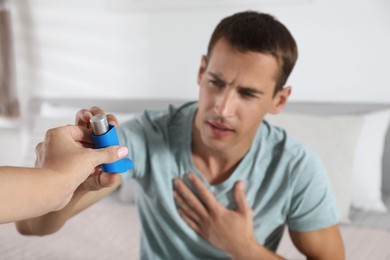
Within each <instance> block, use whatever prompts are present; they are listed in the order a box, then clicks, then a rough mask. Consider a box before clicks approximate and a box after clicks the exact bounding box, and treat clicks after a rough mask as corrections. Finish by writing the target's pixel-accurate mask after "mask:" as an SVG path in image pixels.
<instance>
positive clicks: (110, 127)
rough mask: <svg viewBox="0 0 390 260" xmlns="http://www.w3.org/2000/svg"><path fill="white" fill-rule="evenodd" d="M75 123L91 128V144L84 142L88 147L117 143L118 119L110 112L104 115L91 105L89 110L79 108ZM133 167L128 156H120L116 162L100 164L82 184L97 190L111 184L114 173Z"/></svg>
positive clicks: (101, 146)
mask: <svg viewBox="0 0 390 260" xmlns="http://www.w3.org/2000/svg"><path fill="white" fill-rule="evenodd" d="M76 125H78V126H83V127H87V128H92V131H93V133H92V139H93V144H92V143H91V144H86V145H87V146H89V147H94V148H105V147H109V146H113V145H119V141H118V137H117V134H116V128H115V127H116V126H117V125H118V120H117V119H116V117H115V116H114V115H112V114H107V115H105V113H104V111H103V110H102V109H100V108H99V107H91V109H90V110H87V109H83V110H80V111H79V112H78V113H77V115H76ZM132 168H133V163H132V161H131V160H130V159H128V158H122V159H120V160H118V161H116V162H113V163H109V164H102V167H101V168H100V167H98V168H97V169H96V170H95V172H94V173H93V174H92V175H91V176H90V177H89V178H88V179H87V180H86V182H85V183H84V186H85V188H86V189H88V190H98V189H101V188H104V187H109V186H111V185H112V184H113V183H114V182H115V181H114V180H115V176H116V174H115V173H122V172H126V171H128V170H130V169H132Z"/></svg>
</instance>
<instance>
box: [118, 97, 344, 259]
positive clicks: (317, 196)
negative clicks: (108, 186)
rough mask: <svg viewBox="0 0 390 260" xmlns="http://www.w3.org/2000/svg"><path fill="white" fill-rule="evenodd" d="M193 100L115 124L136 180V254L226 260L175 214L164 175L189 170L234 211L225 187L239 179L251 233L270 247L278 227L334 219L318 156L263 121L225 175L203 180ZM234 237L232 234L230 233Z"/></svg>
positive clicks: (313, 225) (308, 226) (306, 226)
mask: <svg viewBox="0 0 390 260" xmlns="http://www.w3.org/2000/svg"><path fill="white" fill-rule="evenodd" d="M196 110H197V103H196V102H193V103H187V104H185V105H183V106H182V107H180V108H174V107H172V106H171V107H169V108H168V109H167V110H166V111H159V112H157V111H146V112H145V113H144V114H143V115H142V116H141V117H139V118H136V119H133V120H131V121H128V122H126V123H123V124H122V125H121V126H120V127H119V129H118V136H119V139H120V143H121V144H122V145H125V146H127V147H128V148H129V157H130V158H131V159H133V162H134V169H133V170H132V171H131V172H129V176H130V177H133V178H134V179H135V180H136V181H137V182H138V184H139V185H137V186H138V189H137V191H136V192H137V196H136V197H137V206H138V209H139V214H140V219H141V223H142V235H141V259H186V260H189V259H227V258H228V256H227V255H226V254H225V253H224V252H222V251H220V250H219V249H216V248H215V247H213V246H212V245H211V244H210V243H209V242H207V241H206V240H204V239H203V238H202V237H200V236H199V235H198V234H197V233H195V232H194V231H193V230H192V229H191V228H190V227H189V226H188V225H187V224H186V223H185V222H184V220H183V219H182V218H181V217H180V215H179V214H178V212H177V209H176V205H175V201H174V199H173V192H172V191H173V186H172V180H173V179H174V178H177V177H180V178H183V179H184V181H185V182H186V183H189V182H188V180H187V179H186V174H187V173H189V172H193V173H195V174H196V175H198V176H199V177H200V178H201V179H202V180H203V182H204V183H205V185H206V186H207V187H208V188H209V190H210V191H212V193H213V194H214V196H215V197H216V198H217V200H218V201H219V202H220V203H222V204H223V205H224V206H225V207H227V208H230V209H234V208H235V207H236V203H235V200H234V196H233V186H234V184H235V183H236V182H237V181H238V180H244V181H245V184H246V187H245V190H246V198H247V201H248V203H249V205H250V206H251V208H252V209H253V213H254V215H253V216H254V234H255V237H256V239H257V241H258V242H259V243H260V244H262V245H263V246H265V247H267V248H269V249H271V250H273V251H275V250H276V248H277V246H278V244H279V242H280V239H281V236H282V232H283V228H284V225H285V224H287V226H288V227H289V228H290V229H292V230H295V231H309V230H315V229H321V228H325V227H329V226H331V225H335V224H337V223H338V210H337V207H336V203H335V201H334V197H333V195H332V191H331V187H330V184H329V180H328V178H327V175H326V172H325V170H324V167H323V165H322V164H321V162H320V160H319V159H318V158H317V157H316V156H315V155H314V154H313V153H312V152H310V151H308V150H307V149H306V148H305V147H303V146H302V145H301V144H299V143H297V142H296V141H295V140H293V139H292V138H291V137H289V136H288V135H287V134H286V132H285V131H284V130H282V129H280V128H277V127H275V126H272V125H270V124H269V123H268V122H266V121H263V122H262V124H261V125H260V127H259V130H258V132H257V134H256V136H255V139H254V141H253V144H252V146H251V148H250V150H249V151H248V153H247V154H246V155H245V157H244V158H243V159H242V161H241V162H240V163H239V165H238V166H237V168H236V169H235V170H234V172H233V173H232V175H231V176H230V177H229V178H228V179H226V180H225V181H223V182H222V183H220V184H217V185H209V184H208V183H207V182H206V181H205V179H204V178H203V177H202V174H201V173H200V172H199V170H198V169H197V168H196V167H195V165H194V164H193V162H192V154H191V131H192V123H193V119H194V115H195V113H196ZM237 235H238V236H239V235H240V234H237Z"/></svg>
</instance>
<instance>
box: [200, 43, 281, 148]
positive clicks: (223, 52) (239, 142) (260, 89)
mask: <svg viewBox="0 0 390 260" xmlns="http://www.w3.org/2000/svg"><path fill="white" fill-rule="evenodd" d="M206 63H207V66H206ZM277 72H278V64H277V60H276V59H275V58H274V57H273V56H271V55H268V54H262V53H257V52H239V51H237V50H235V49H233V48H232V47H230V45H229V44H228V43H227V42H226V41H225V40H223V39H221V40H219V41H218V42H217V43H216V45H215V46H214V49H213V50H212V54H211V57H210V58H209V60H208V61H207V62H206V58H205V57H203V59H202V64H201V67H200V69H199V74H198V84H199V107H198V112H197V114H196V118H195V127H197V128H198V130H199V133H200V136H201V140H202V142H203V144H204V145H205V146H207V147H208V148H211V149H212V150H215V151H221V152H223V151H226V152H227V151H230V150H231V149H249V147H250V145H251V144H252V141H253V138H254V136H255V134H256V131H257V129H258V127H259V124H260V123H261V121H262V120H263V118H264V116H265V115H266V114H267V113H268V112H275V107H276V106H277V105H278V104H279V103H278V102H279V100H278V99H279V95H278V94H277V95H276V96H275V98H274V96H273V94H274V88H275V84H276V75H277ZM287 96H288V95H287Z"/></svg>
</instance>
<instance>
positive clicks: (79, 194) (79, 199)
mask: <svg viewBox="0 0 390 260" xmlns="http://www.w3.org/2000/svg"><path fill="white" fill-rule="evenodd" d="M120 183H121V179H120V176H117V179H116V181H115V183H114V184H113V185H112V186H110V187H108V188H103V189H100V190H98V191H87V190H85V189H84V188H83V186H82V185H81V186H80V187H79V188H78V189H77V190H76V191H75V193H74V195H73V197H72V199H71V200H70V202H69V203H68V204H67V205H66V206H65V207H64V208H63V209H61V210H59V211H53V212H50V213H48V214H45V215H43V216H40V217H36V218H32V219H27V220H22V221H18V222H17V223H16V227H17V229H18V231H19V232H20V233H21V234H24V235H47V234H51V233H54V232H56V231H58V230H59V229H60V228H61V227H62V226H63V225H64V224H65V223H66V221H67V220H68V219H69V218H71V217H73V216H74V215H76V214H77V213H79V212H80V211H82V210H84V209H86V208H87V207H89V206H91V205H92V204H94V203H95V202H97V201H99V200H100V199H102V198H103V197H105V196H107V195H108V194H110V193H111V192H112V191H114V190H115V189H116V188H117V187H118V186H119V185H120Z"/></svg>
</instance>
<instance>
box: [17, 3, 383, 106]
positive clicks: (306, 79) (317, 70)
mask: <svg viewBox="0 0 390 260" xmlns="http://www.w3.org/2000/svg"><path fill="white" fill-rule="evenodd" d="M112 1H115V0H112ZM127 1H128V2H129V1H131V0H127ZM108 2H109V0H77V1H76V0H66V1H65V0H60V1H47V0H19V1H10V2H9V5H10V7H11V8H12V11H13V12H14V17H13V22H14V32H15V52H16V68H17V70H16V72H17V83H18V87H19V92H20V93H21V96H22V97H23V100H25V99H27V98H28V97H30V96H39V97H61V98H64V97H71V98H73V97H83V98H86V97H87V98H88V97H91V98H107V97H111V98H118V99H120V98H150V97H157V98H196V96H197V86H196V84H195V78H196V72H197V68H198V65H199V62H200V57H201V55H202V54H203V53H204V52H205V50H206V45H207V41H208V39H209V36H210V34H211V32H212V30H213V29H214V27H215V25H216V24H217V23H218V21H219V20H220V19H221V18H223V17H224V16H226V15H229V14H231V13H234V12H236V11H239V10H245V9H256V10H262V11H265V12H270V13H272V14H274V15H275V16H276V17H278V18H279V19H280V20H281V21H282V22H283V23H285V24H286V25H287V27H288V28H289V29H290V30H291V31H292V33H293V34H294V35H295V37H296V40H297V42H298V45H299V48H300V58H299V62H298V64H297V67H296V69H295V71H294V73H293V76H292V77H291V79H290V84H291V85H293V87H295V89H294V91H293V95H292V99H293V100H300V101H347V102H376V103H386V102H387V103H388V102H390V91H389V87H390V86H389V83H388V74H389V72H390V71H389V67H388V64H387V62H388V61H389V60H390V51H389V49H388V46H390V30H389V29H388V28H390V16H389V15H388V14H389V11H390V2H389V1H387V0H359V1H353V0H344V1H338V0H306V1H305V0H302V1H300V0H291V1H278V2H277V3H267V2H266V3H264V4H256V5H255V4H252V5H240V4H237V5H233V6H230V7H223V8H204V7H201V8H192V9H187V8H183V9H175V10H154V11H149V12H147V11H146V12H145V11H129V10H120V8H119V9H118V8H117V9H115V10H112V8H110V7H109V5H108ZM116 2H121V1H120V0H116ZM122 2H123V1H122ZM124 2H126V1H124ZM268 2H270V1H268ZM271 2H272V1H271Z"/></svg>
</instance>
